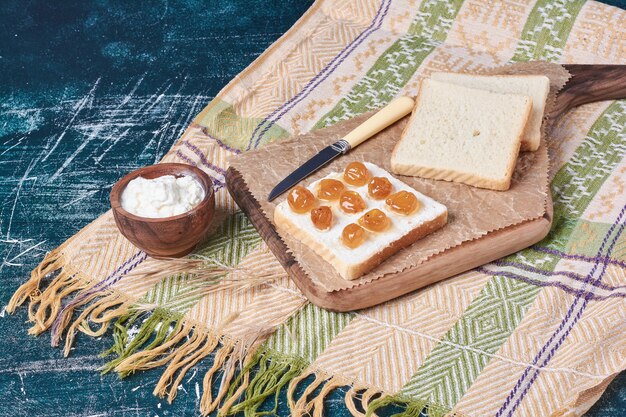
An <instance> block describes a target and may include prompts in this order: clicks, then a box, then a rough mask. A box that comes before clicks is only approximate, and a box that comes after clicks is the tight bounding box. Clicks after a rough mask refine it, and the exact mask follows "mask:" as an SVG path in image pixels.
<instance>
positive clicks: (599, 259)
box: [530, 246, 626, 269]
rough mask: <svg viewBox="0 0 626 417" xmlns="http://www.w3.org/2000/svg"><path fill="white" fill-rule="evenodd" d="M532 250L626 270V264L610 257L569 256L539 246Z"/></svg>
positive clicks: (533, 247) (565, 253)
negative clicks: (616, 266)
mask: <svg viewBox="0 0 626 417" xmlns="http://www.w3.org/2000/svg"><path fill="white" fill-rule="evenodd" d="M530 249H532V250H535V251H537V252H543V253H547V254H550V255H554V256H558V257H559V258H565V259H573V260H577V261H586V262H594V263H609V264H612V265H618V266H620V267H622V268H625V269H626V262H623V261H620V260H619V259H613V258H611V257H610V256H585V255H578V254H569V253H567V252H562V251H559V250H556V249H549V248H542V247H539V246H531V247H530Z"/></svg>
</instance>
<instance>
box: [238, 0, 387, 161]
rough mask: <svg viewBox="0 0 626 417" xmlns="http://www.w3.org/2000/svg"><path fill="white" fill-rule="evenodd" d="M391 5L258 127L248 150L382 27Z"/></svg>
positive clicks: (385, 6) (381, 6)
mask: <svg viewBox="0 0 626 417" xmlns="http://www.w3.org/2000/svg"><path fill="white" fill-rule="evenodd" d="M390 5H391V0H383V1H382V2H381V4H380V7H379V8H378V11H377V12H376V15H375V16H374V19H372V23H371V24H370V25H369V26H368V27H367V28H366V29H365V30H364V31H363V32H361V33H360V34H359V35H358V36H357V37H356V38H354V39H353V40H352V42H350V43H349V44H348V45H346V47H345V48H343V49H342V50H341V51H340V52H339V54H337V55H336V56H335V57H334V58H333V59H332V60H331V61H330V62H329V63H328V64H327V65H326V66H325V67H324V68H323V69H322V70H321V71H320V72H319V73H318V74H316V75H315V76H314V77H313V78H312V79H311V80H310V81H309V82H308V83H307V84H306V85H305V86H304V88H303V89H302V91H300V92H299V93H298V94H296V95H295V96H294V97H292V98H291V99H289V100H288V101H287V102H285V103H284V104H283V105H281V106H280V107H278V108H277V109H276V110H274V111H273V112H272V113H270V114H269V116H266V117H265V118H264V119H263V120H262V121H261V123H259V124H258V125H257V127H256V128H255V129H254V131H253V132H252V135H251V136H250V140H249V142H248V147H247V148H246V150H247V151H248V150H250V148H252V143H253V142H254V147H255V148H256V147H257V146H259V142H260V141H261V138H262V137H263V135H264V134H265V133H266V132H267V131H268V130H269V129H270V128H271V127H272V126H273V125H274V124H275V123H276V122H277V121H278V120H280V118H281V117H283V116H284V115H285V114H286V113H287V112H288V111H289V110H291V109H292V108H293V107H294V106H295V105H296V104H298V103H299V102H300V101H302V100H303V99H304V98H305V97H307V96H308V95H309V94H310V93H311V92H312V91H313V90H314V89H315V88H316V87H317V86H318V85H319V84H321V83H322V82H323V81H324V80H326V78H328V76H329V75H330V74H332V73H333V72H334V71H335V70H336V69H337V68H338V67H339V65H340V64H342V63H343V62H344V61H345V59H346V58H347V57H348V56H349V55H350V54H351V53H352V51H354V50H355V49H356V48H357V47H358V46H359V45H360V44H361V43H362V42H363V41H364V40H365V39H366V38H367V37H368V36H369V35H371V34H372V33H374V32H375V31H377V30H378V29H380V27H381V26H382V23H383V20H384V19H385V16H386V15H387V12H388V11H389V6H390ZM266 124H267V125H266ZM263 125H266V127H265V128H264V129H263V130H262V131H261V133H260V134H259V135H258V137H257V138H256V140H255V135H256V134H257V132H258V131H259V130H260V129H261V127H262V126H263Z"/></svg>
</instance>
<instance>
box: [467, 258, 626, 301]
mask: <svg viewBox="0 0 626 417" xmlns="http://www.w3.org/2000/svg"><path fill="white" fill-rule="evenodd" d="M475 270H476V271H478V272H482V273H483V274H486V275H490V276H502V277H507V278H511V279H516V280H518V281H523V282H526V283H528V284H532V285H536V286H538V287H557V288H559V289H561V290H563V291H565V292H566V293H568V294H572V295H577V294H578V293H579V291H580V290H579V289H576V288H572V287H570V286H567V285H565V284H563V283H562V282H560V281H558V280H555V281H545V280H541V279H535V278H530V277H527V276H524V275H520V274H515V273H513V272H509V271H492V270H490V269H487V268H485V267H482V266H480V267H478V268H476V269H475ZM582 295H584V296H589V298H590V299H593V300H605V299H607V298H619V297H621V298H626V294H620V293H613V294H610V295H598V294H595V293H594V292H593V290H590V291H583V293H582Z"/></svg>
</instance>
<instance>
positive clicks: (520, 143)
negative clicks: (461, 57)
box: [391, 73, 550, 190]
mask: <svg viewBox="0 0 626 417" xmlns="http://www.w3.org/2000/svg"><path fill="white" fill-rule="evenodd" d="M549 90H550V81H549V79H548V78H547V77H545V76H543V75H498V76H488V75H469V74H455V73H434V74H433V75H432V77H431V78H430V79H425V80H423V81H422V85H421V88H420V91H419V94H418V97H417V100H416V106H415V109H414V110H413V114H412V116H411V118H410V119H409V122H408V124H407V126H406V128H405V130H404V132H403V133H402V137H401V139H400V141H399V142H398V144H397V145H396V147H395V149H394V151H393V154H392V156H391V170H392V171H393V172H394V173H396V174H400V175H411V176H419V177H424V178H433V179H438V180H446V181H455V182H461V183H464V184H468V185H472V186H475V187H481V188H488V189H493V190H508V189H509V187H510V185H511V177H512V175H513V171H514V170H515V164H516V161H517V157H518V154H519V152H520V150H522V151H536V150H537V149H538V148H539V145H540V141H541V124H542V121H543V114H544V110H545V105H546V100H547V97H548V92H549Z"/></svg>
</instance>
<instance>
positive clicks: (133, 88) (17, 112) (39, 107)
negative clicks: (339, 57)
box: [0, 0, 626, 416]
mask: <svg viewBox="0 0 626 417" xmlns="http://www.w3.org/2000/svg"><path fill="white" fill-rule="evenodd" d="M311 3H312V2H311V0H273V1H272V0H233V1H222V0H207V1H167V0H160V1H156V0H155V1H132V2H129V1H107V0H93V1H78V0H74V1H69V0H68V1H62V2H57V1H44V0H33V1H26V0H19V1H18V0H3V1H2V2H1V3H0V256H1V257H2V264H0V274H1V275H0V276H1V278H0V279H1V281H0V309H1V312H0V416H44V415H45V416H157V415H158V416H168V415H170V416H196V415H198V411H197V410H198V402H199V395H200V392H199V385H198V384H200V386H201V380H202V377H203V374H204V370H206V368H207V366H208V364H210V359H208V360H205V361H203V362H201V365H200V366H198V367H197V370H195V371H193V370H192V371H191V372H190V373H189V374H188V375H187V377H186V378H185V380H184V384H183V387H182V388H181V390H180V392H179V395H178V397H177V399H176V401H175V402H174V404H173V405H171V406H170V405H168V404H167V403H166V402H165V401H163V400H159V399H158V398H155V397H153V396H152V389H153V387H154V384H155V382H156V380H157V379H158V377H159V375H160V372H161V371H160V370H153V371H150V372H146V373H142V374H139V375H134V376H131V377H129V378H128V379H126V380H124V381H121V380H119V379H118V378H117V377H116V376H115V375H106V376H100V375H99V373H98V371H97V369H98V368H99V367H100V366H101V365H102V364H103V363H104V361H103V359H100V358H98V356H97V355H98V353H99V352H101V351H102V350H104V349H105V348H107V347H108V346H109V343H110V342H111V339H110V338H108V337H103V338H102V339H99V340H92V339H89V338H85V337H78V339H77V342H76V345H75V346H76V347H75V349H74V350H73V351H72V355H71V357H70V358H68V359H63V358H62V355H61V352H60V351H59V350H57V349H52V348H50V346H49V339H48V335H47V334H44V335H43V336H42V337H40V338H37V339H36V338H32V337H30V336H28V335H27V333H26V330H27V326H26V325H25V324H24V322H25V320H26V313H25V311H24V309H20V310H19V312H18V313H17V314H16V315H14V316H9V315H8V314H6V313H5V311H4V308H3V307H2V306H5V305H6V303H7V302H8V300H9V298H10V296H11V293H12V291H14V289H15V288H17V286H18V285H19V284H20V283H21V282H23V280H24V279H25V278H26V277H27V276H28V274H29V272H30V270H31V269H32V268H33V267H35V265H36V264H37V263H38V261H40V260H41V257H42V256H43V255H44V254H45V252H46V251H48V250H51V249H53V248H54V247H56V246H58V245H59V244H60V243H62V242H63V241H64V240H65V239H67V238H68V237H70V236H71V235H73V234H74V233H76V232H77V231H78V230H79V229H80V228H82V227H83V226H84V225H86V224H87V223H88V222H90V221H91V220H93V219H94V218H95V217H97V216H98V215H99V214H100V213H102V212H104V211H105V210H107V208H108V201H107V198H108V193H109V190H110V187H111V185H112V184H113V183H114V182H115V181H116V180H117V179H118V178H119V177H120V176H122V175H123V174H124V173H126V172H129V171H131V170H132V169H135V168H137V167H140V166H144V165H148V164H152V163H154V162H155V161H157V160H159V159H160V158H161V156H162V155H163V153H164V152H165V151H166V150H167V149H168V148H169V147H170V146H171V145H172V144H173V142H174V141H175V140H176V139H177V138H178V137H179V136H180V135H181V134H182V132H183V130H184V129H185V127H186V126H187V125H188V124H189V122H190V121H191V120H192V118H193V116H194V115H195V114H197V113H198V112H199V111H200V110H201V109H202V108H203V107H204V105H206V103H208V102H209V101H210V100H211V98H213V96H214V95H215V94H216V93H217V92H218V91H219V90H220V89H221V88H222V87H223V86H224V85H225V84H226V83H227V82H228V81H229V80H230V79H231V78H233V77H234V76H235V75H236V74H237V73H238V72H240V71H241V70H243V69H244V68H245V67H246V66H247V65H248V64H249V63H250V62H251V61H252V60H253V59H254V58H255V57H257V56H258V55H259V54H260V53H261V52H262V51H263V50H264V49H265V48H267V47H268V46H269V45H270V44H271V43H272V42H273V41H275V40H276V39H277V38H278V37H279V36H280V35H281V34H282V33H284V32H285V31H286V30H287V29H288V28H289V27H290V26H291V25H293V23H294V22H295V21H296V20H297V19H298V18H299V17H300V16H301V15H302V14H303V13H304V11H305V10H306V9H307V8H308V7H309V6H310V4H311ZM613 4H618V5H620V6H622V7H626V2H625V1H620V2H613ZM342 394H343V393H342V392H339V393H335V394H334V395H332V396H331V397H330V398H329V400H328V410H329V412H328V413H327V414H328V415H347V412H346V411H345V410H344V408H343V395H342ZM280 410H281V413H283V414H287V411H286V410H287V409H286V407H285V405H284V404H281V408H280ZM589 415H590V416H621V415H626V376H624V374H622V376H620V377H618V378H617V379H616V381H614V382H613V383H612V384H611V386H610V387H609V389H608V390H607V393H606V394H605V395H604V396H603V397H602V399H601V400H600V402H599V403H598V404H597V405H596V406H595V407H594V408H593V409H592V411H591V412H590V413H589Z"/></svg>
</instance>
